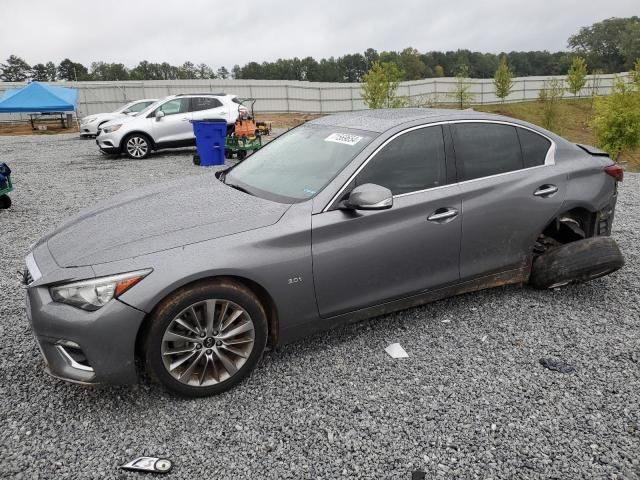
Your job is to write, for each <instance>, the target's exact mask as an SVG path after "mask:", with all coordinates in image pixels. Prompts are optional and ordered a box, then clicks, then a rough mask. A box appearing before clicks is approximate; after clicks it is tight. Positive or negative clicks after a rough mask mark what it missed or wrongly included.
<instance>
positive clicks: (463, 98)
mask: <svg viewBox="0 0 640 480" xmlns="http://www.w3.org/2000/svg"><path fill="white" fill-rule="evenodd" d="M449 96H450V97H451V98H453V99H454V100H455V101H456V104H457V105H458V108H459V109H460V110H462V109H463V108H465V107H466V106H467V105H469V104H470V103H471V102H473V100H474V98H475V95H474V94H473V93H472V92H471V84H470V83H469V67H468V66H466V65H460V67H459V68H458V74H457V75H456V84H455V86H454V87H453V90H451V92H449Z"/></svg>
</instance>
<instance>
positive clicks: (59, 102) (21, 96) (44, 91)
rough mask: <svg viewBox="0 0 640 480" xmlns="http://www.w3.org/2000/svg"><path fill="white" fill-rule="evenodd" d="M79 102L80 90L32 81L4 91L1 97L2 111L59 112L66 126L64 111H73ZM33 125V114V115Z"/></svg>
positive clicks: (0, 105)
mask: <svg viewBox="0 0 640 480" xmlns="http://www.w3.org/2000/svg"><path fill="white" fill-rule="evenodd" d="M77 102H78V90H77V89H75V88H65V87H56V86H53V85H47V84H44V83H40V82H31V83H30V84H28V85H27V86H25V87H23V88H14V89H11V90H7V91H6V92H4V95H3V96H2V98H0V113H16V112H26V113H40V114H52V113H58V114H60V115H61V119H62V122H63V126H64V119H63V117H62V112H73V111H74V110H75V109H76V103H77ZM31 126H32V127H33V115H31Z"/></svg>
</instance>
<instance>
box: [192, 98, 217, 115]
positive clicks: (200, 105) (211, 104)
mask: <svg viewBox="0 0 640 480" xmlns="http://www.w3.org/2000/svg"><path fill="white" fill-rule="evenodd" d="M221 106H222V102H220V100H218V99H217V98H214V97H193V98H191V111H192V112H199V111H200V110H210V109H212V108H217V107H221Z"/></svg>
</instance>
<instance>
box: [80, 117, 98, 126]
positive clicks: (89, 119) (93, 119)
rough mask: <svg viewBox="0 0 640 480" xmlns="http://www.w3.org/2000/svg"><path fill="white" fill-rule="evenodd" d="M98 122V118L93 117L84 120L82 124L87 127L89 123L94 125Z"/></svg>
mask: <svg viewBox="0 0 640 480" xmlns="http://www.w3.org/2000/svg"><path fill="white" fill-rule="evenodd" d="M96 120H98V119H97V118H96V117H93V118H89V117H85V118H83V119H82V121H81V122H80V123H84V124H85V125H86V124H87V123H93V122H95V121H96Z"/></svg>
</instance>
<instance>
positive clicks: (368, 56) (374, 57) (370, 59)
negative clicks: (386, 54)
mask: <svg viewBox="0 0 640 480" xmlns="http://www.w3.org/2000/svg"><path fill="white" fill-rule="evenodd" d="M379 59H380V55H379V54H378V51H377V50H376V49H375V48H367V49H366V50H365V51H364V60H365V62H366V65H367V71H369V70H371V67H373V63H374V62H377V61H378V60H379Z"/></svg>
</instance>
